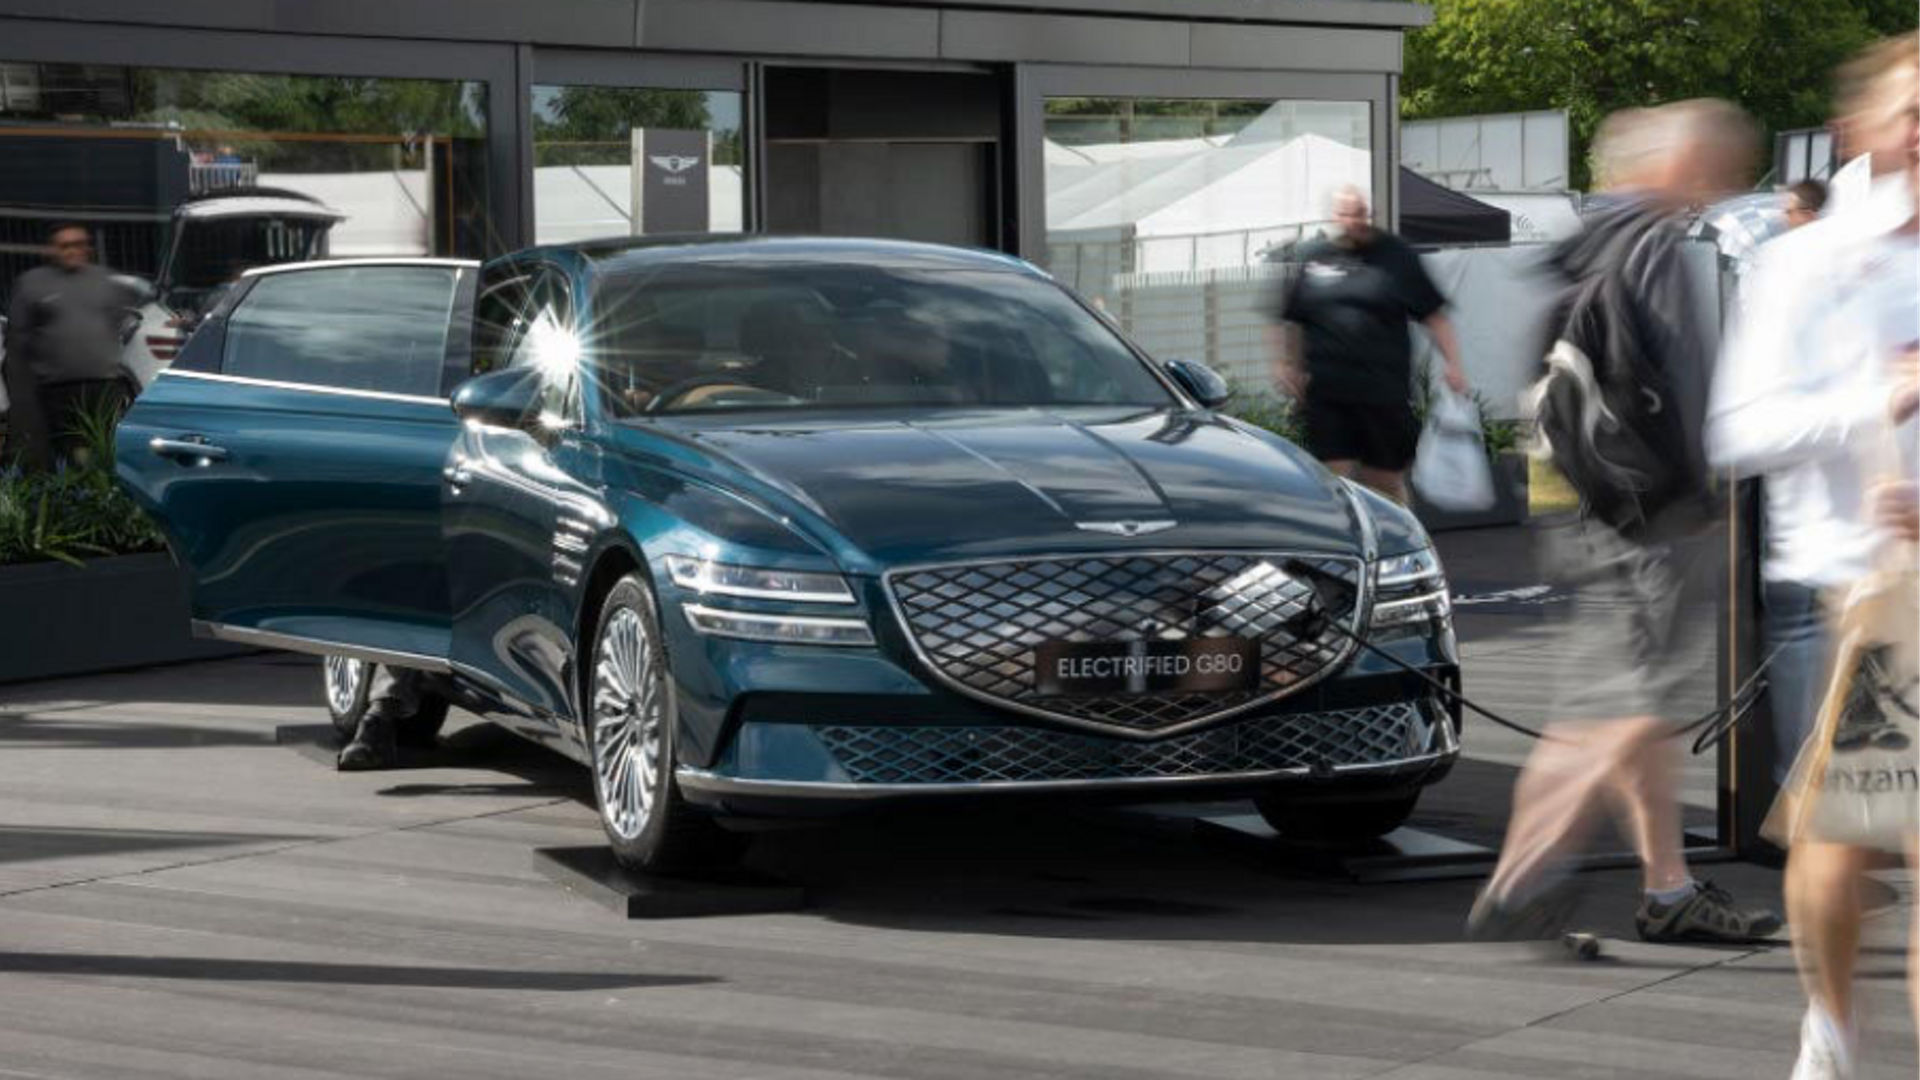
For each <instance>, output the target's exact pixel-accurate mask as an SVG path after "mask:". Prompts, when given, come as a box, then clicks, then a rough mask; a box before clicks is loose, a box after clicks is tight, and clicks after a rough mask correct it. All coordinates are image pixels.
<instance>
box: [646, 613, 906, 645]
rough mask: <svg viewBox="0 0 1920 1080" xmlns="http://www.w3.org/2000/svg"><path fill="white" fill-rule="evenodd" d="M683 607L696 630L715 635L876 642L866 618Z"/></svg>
mask: <svg viewBox="0 0 1920 1080" xmlns="http://www.w3.org/2000/svg"><path fill="white" fill-rule="evenodd" d="M682 610H684V611H685V612H686V613H687V622H688V623H690V624H692V626H693V628H694V629H695V630H698V631H700V632H701V633H703V634H712V635H714V636H715V637H730V638H740V639H742V640H745V641H769V642H774V643H776V644H782V645H871V644H873V630H872V629H871V628H870V627H868V626H867V623H866V620H864V619H833V618H826V617H823V616H819V615H776V614H769V613H766V612H759V611H728V610H723V609H720V608H710V607H706V606H704V605H701V604H688V605H687V606H686V607H685V608H684V609H682Z"/></svg>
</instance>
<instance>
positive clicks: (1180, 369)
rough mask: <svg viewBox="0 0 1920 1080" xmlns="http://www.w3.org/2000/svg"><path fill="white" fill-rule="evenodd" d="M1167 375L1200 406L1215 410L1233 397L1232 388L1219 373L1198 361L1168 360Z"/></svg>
mask: <svg viewBox="0 0 1920 1080" xmlns="http://www.w3.org/2000/svg"><path fill="white" fill-rule="evenodd" d="M1167 374H1168V375H1171V376H1172V377H1173V381H1174V382H1177V383H1179V384H1180V389H1182V390H1185V391H1186V392H1187V393H1188V394H1189V395H1191V396H1192V397H1193V399H1194V400H1195V401H1198V402H1199V403H1200V404H1201V405H1202V406H1204V407H1206V408H1209V409H1217V408H1219V407H1220V406H1222V405H1225V404H1226V403H1227V399H1228V398H1230V397H1232V396H1233V387H1231V386H1229V385H1227V380H1225V379H1223V378H1221V377H1220V373H1219V372H1217V371H1215V370H1213V369H1212V368H1210V367H1208V366H1207V365H1205V364H1203V363H1201V362H1200V361H1198V360H1169V361H1167Z"/></svg>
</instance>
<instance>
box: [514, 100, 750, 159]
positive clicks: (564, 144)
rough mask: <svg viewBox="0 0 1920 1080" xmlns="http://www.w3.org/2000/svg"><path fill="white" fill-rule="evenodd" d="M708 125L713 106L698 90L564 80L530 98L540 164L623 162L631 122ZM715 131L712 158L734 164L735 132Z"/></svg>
mask: <svg viewBox="0 0 1920 1080" xmlns="http://www.w3.org/2000/svg"><path fill="white" fill-rule="evenodd" d="M712 127H713V110H712V109H711V108H710V107H709V106H708V103H707V95H706V94H705V93H702V92H701V91H698V90H644V89H629V88H625V87H610V86H567V87H561V88H560V89H558V90H551V91H549V90H542V91H539V92H538V94H537V96H536V97H535V99H534V108H533V140H534V153H535V158H536V163H537V164H540V165H625V164H626V163H627V161H628V159H629V158H630V157H631V156H632V148H631V146H630V144H629V142H628V139H629V138H630V136H631V134H632V132H633V129H634V128H672V129H679V130H683V131H702V130H709V129H711V128H712ZM714 134H715V138H714V142H715V150H714V159H715V161H716V162H719V163H723V164H737V163H738V162H739V161H740V157H739V132H737V131H731V130H727V131H717V132H715V133H714Z"/></svg>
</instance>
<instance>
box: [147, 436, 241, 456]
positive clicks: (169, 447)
mask: <svg viewBox="0 0 1920 1080" xmlns="http://www.w3.org/2000/svg"><path fill="white" fill-rule="evenodd" d="M147 448H148V449H150V450H152V451H153V452H154V453H156V454H158V455H160V456H161V457H164V458H175V459H178V460H181V461H188V462H208V461H225V460H227V448H226V447H224V446H215V445H213V444H212V443H210V442H208V441H206V440H205V439H203V438H201V437H200V436H198V435H183V436H181V437H180V438H177V439H168V438H164V437H161V436H158V435H156V436H154V438H153V441H152V442H149V443H147Z"/></svg>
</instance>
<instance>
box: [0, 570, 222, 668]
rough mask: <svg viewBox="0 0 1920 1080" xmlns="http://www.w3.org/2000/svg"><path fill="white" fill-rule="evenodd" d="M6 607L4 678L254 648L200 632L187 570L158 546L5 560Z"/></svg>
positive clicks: (0, 654) (1, 650)
mask: <svg viewBox="0 0 1920 1080" xmlns="http://www.w3.org/2000/svg"><path fill="white" fill-rule="evenodd" d="M0 611H4V612H6V618H5V619H0V683H7V682H22V681H25V680H29V679H47V678H53V677H55V676H60V675H84V674H89V673H92V672H97V671H113V670H116V669H119V668H131V667H143V666H145V665H148V664H169V663H177V662H179V661H182V660H205V659H210V658H213V657H218V656H234V655H238V654H240V653H243V652H250V651H252V650H250V649H248V648H246V647H244V646H238V645H232V644H229V643H227V642H222V641H200V640H197V639H195V638H194V637H193V633H192V631H191V630H190V629H189V627H188V612H187V580H186V575H185V573H184V572H182V571H181V570H180V568H178V567H176V566H174V565H173V560H172V559H170V558H168V557H167V556H166V555H165V554H162V553H157V552H156V553H154V554H150V555H116V556H113V557H110V558H104V559H94V560H92V561H91V562H89V563H88V564H87V565H86V566H84V567H74V566H68V565H66V564H65V563H27V564H24V565H19V566H0Z"/></svg>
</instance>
